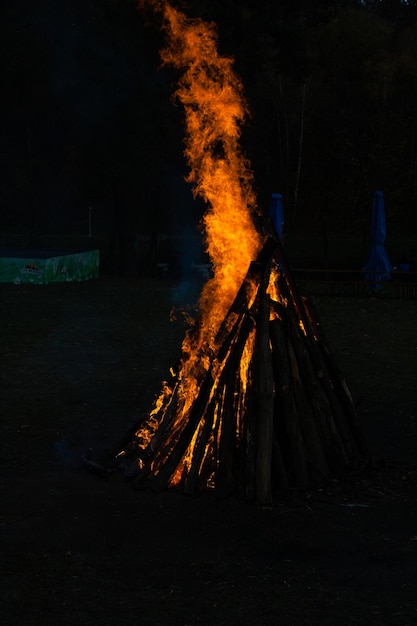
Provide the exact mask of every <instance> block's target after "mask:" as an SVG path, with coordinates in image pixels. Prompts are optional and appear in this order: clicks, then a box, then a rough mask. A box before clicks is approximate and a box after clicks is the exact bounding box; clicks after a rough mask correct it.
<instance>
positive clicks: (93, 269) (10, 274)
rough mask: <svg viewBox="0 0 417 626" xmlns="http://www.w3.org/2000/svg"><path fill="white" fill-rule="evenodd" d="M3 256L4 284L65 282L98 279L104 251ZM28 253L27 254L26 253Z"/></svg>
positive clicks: (0, 268)
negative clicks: (101, 253) (101, 252)
mask: <svg viewBox="0 0 417 626" xmlns="http://www.w3.org/2000/svg"><path fill="white" fill-rule="evenodd" d="M15 254H16V256H7V254H4V256H0V282H2V283H15V284H19V283H33V284H38V285H45V284H48V283H64V282H72V281H79V280H90V279H91V278H97V276H98V274H99V264H100V254H99V251H98V250H85V251H76V252H65V251H63V253H62V254H56V255H55V253H54V256H48V255H47V252H45V254H42V256H39V255H38V256H36V254H35V256H34V257H29V256H26V255H25V256H23V255H22V254H21V255H19V251H17V252H16V253H15ZM25 254H26V253H25Z"/></svg>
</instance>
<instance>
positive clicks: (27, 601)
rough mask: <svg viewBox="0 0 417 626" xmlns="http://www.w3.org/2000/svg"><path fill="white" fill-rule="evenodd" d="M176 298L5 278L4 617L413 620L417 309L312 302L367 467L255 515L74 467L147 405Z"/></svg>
mask: <svg viewBox="0 0 417 626" xmlns="http://www.w3.org/2000/svg"><path fill="white" fill-rule="evenodd" d="M185 299H186V295H184V293H183V292H182V290H180V289H179V288H178V287H175V286H171V285H169V284H167V283H165V282H161V281H160V282H156V281H153V282H152V281H149V280H144V279H129V280H127V279H116V278H108V277H101V278H99V279H98V280H96V281H91V282H86V283H77V284H75V283H69V284H63V285H50V286H25V285H20V286H18V285H0V302H1V309H0V323H1V332H0V350H1V398H0V410H1V424H0V428H1V446H2V455H1V473H0V484H1V491H2V495H1V502H2V504H1V510H0V530H1V544H0V554H1V560H0V568H1V596H0V622H1V623H2V624H4V625H5V626H11V625H16V626H21V625H22V624H31V626H38V625H39V626H45V625H46V624H56V625H60V626H66V625H71V626H75V625H80V626H81V625H82V626H85V624H94V625H99V626H105V625H111V626H116V625H119V624H123V625H126V624H129V625H133V624H137V625H139V626H159V625H161V626H162V625H164V626H165V625H166V624H170V625H172V626H194V625H207V626H223V625H236V626H237V625H239V626H258V625H260V626H264V625H265V626H267V625H268V626H269V625H271V626H272V625H273V626H275V625H281V624H282V625H284V626H286V625H294V626H298V625H304V624H309V625H320V626H323V625H325V626H327V625H328V626H330V625H332V626H334V625H335V624H338V625H340V626H347V625H351V626H360V625H364V626H365V625H366V626H370V625H375V626H377V625H383V624H389V625H391V624H392V625H395V626H397V625H398V626H406V625H412V624H417V502H416V500H417V474H416V469H415V463H416V445H417V393H416V383H415V376H416V371H417V329H416V317H417V316H416V314H417V301H415V300H393V299H384V297H378V298H355V297H352V298H344V299H343V298H330V297H327V298H325V297H321V298H319V299H317V301H316V306H317V308H318V311H319V313H320V316H321V320H322V323H323V328H324V330H325V333H326V335H327V337H328V340H329V343H330V345H331V346H332V348H333V351H334V354H335V358H336V361H337V362H338V364H339V366H340V367H341V369H342V370H343V372H344V373H345V376H346V379H347V380H348V382H349V384H350V386H351V388H352V391H353V394H354V397H355V399H356V400H357V402H358V411H359V415H360V417H361V419H362V420H363V423H364V427H365V431H366V433H367V436H368V440H369V442H370V445H371V447H372V449H373V453H374V455H375V457H376V459H377V460H378V462H379V463H378V467H377V469H376V470H375V471H373V472H372V473H369V474H366V475H365V476H364V477H363V478H361V479H360V480H359V481H357V482H355V483H354V484H353V483H352V484H351V485H350V486H349V485H344V486H343V487H341V486H340V485H339V484H337V483H332V484H330V485H329V486H328V487H327V486H326V487H324V488H323V489H321V490H319V491H317V492H314V493H312V494H310V495H307V496H306V497H303V498H300V499H297V498H295V499H294V501H293V502H285V503H284V502H280V503H276V505H275V506H274V507H272V508H261V507H257V506H255V505H253V504H248V503H245V502H242V501H240V500H238V499H237V498H228V499H224V500H219V499H216V498H215V497H213V496H212V495H209V494H206V495H203V496H199V497H195V498H187V497H185V496H180V495H177V494H174V493H161V494H150V493H146V492H140V493H139V492H135V491H133V490H132V489H131V487H130V486H129V484H127V483H126V482H125V481H124V480H122V479H119V478H118V477H113V478H112V479H110V480H104V479H101V478H99V477H98V476H96V475H93V474H91V473H89V472H87V471H86V470H85V468H84V467H83V465H82V455H83V453H84V452H86V450H87V449H88V448H90V447H91V448H93V449H94V454H97V455H100V454H101V453H102V452H103V451H105V450H106V449H108V448H111V447H112V446H113V445H114V444H115V442H116V441H117V440H118V438H120V437H121V436H123V435H124V434H125V432H126V431H127V429H128V428H129V427H130V426H132V424H134V423H135V422H136V421H137V419H138V417H139V416H140V415H142V414H143V413H144V412H146V411H147V410H148V409H149V408H150V406H151V403H152V400H153V398H154V396H155V395H156V394H157V393H158V391H159V388H160V383H161V380H163V379H164V378H165V376H166V375H167V372H168V368H169V366H170V365H171V364H172V363H173V362H175V360H176V358H177V357H178V355H179V346H180V342H181V339H182V337H183V333H184V323H183V321H182V318H181V316H178V318H177V321H175V322H169V313H170V310H171V308H172V305H173V304H181V301H185Z"/></svg>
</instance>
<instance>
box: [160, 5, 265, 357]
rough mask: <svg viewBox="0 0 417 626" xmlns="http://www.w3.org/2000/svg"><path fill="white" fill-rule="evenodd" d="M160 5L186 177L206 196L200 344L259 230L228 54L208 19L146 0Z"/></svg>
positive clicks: (239, 92) (228, 299)
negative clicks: (207, 261) (210, 271)
mask: <svg viewBox="0 0 417 626" xmlns="http://www.w3.org/2000/svg"><path fill="white" fill-rule="evenodd" d="M148 3H149V4H150V5H151V6H152V8H154V9H155V10H157V11H160V12H161V13H162V17H163V28H164V31H165V36H166V41H167V46H166V48H165V49H164V50H163V51H162V52H161V58H162V61H163V63H164V64H169V65H171V66H173V67H174V68H176V69H179V70H181V71H182V77H181V78H180V79H179V82H178V88H177V90H176V92H175V96H176V97H177V98H178V99H179V101H180V102H181V104H182V105H183V107H184V112H185V129H186V139H185V156H186V159H187V163H188V166H189V175H188V181H189V182H191V183H192V184H193V191H194V194H195V195H199V196H200V197H201V198H203V199H204V200H205V202H206V203H207V211H206V214H205V216H204V218H203V222H204V229H205V241H206V245H207V251H208V253H209V255H210V258H211V261H212V263H213V267H214V278H212V279H211V280H209V281H208V282H207V283H206V285H205V287H204V289H203V292H202V294H201V297H200V302H199V308H200V311H201V313H202V317H203V323H202V335H201V346H205V345H211V344H212V340H213V337H214V334H215V332H216V330H217V328H218V326H219V324H220V322H221V320H222V319H223V318H224V315H225V313H226V311H227V309H228V308H229V306H230V304H231V303H232V301H233V298H234V296H235V295H236V292H237V289H238V288H239V286H240V284H241V282H242V280H243V278H244V276H245V274H246V272H247V269H248V266H249V263H250V261H251V260H252V259H254V258H255V257H256V255H257V252H258V251H259V249H260V247H261V244H262V238H261V236H260V235H259V233H258V232H257V231H256V229H255V227H254V222H253V219H252V218H253V213H254V211H256V210H257V205H256V197H255V193H254V191H253V175H252V172H251V170H250V168H249V165H248V162H247V160H246V159H245V158H244V155H243V154H242V150H241V148H240V145H239V140H240V137H241V127H242V123H243V121H244V119H245V117H246V115H247V107H246V103H245V100H244V97H243V88H242V84H241V81H240V79H239V78H238V77H237V75H236V74H235V72H234V71H233V60H232V59H230V58H226V57H222V56H220V55H219V54H218V52H217V32H216V28H215V25H214V24H207V23H205V22H203V21H202V20H200V19H191V18H189V17H187V16H185V15H184V14H183V13H181V12H179V11H177V10H176V9H174V8H173V7H172V6H171V5H170V4H169V3H168V2H160V1H156V0H149V2H148Z"/></svg>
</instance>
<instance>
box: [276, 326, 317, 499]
mask: <svg viewBox="0 0 417 626" xmlns="http://www.w3.org/2000/svg"><path fill="white" fill-rule="evenodd" d="M270 328H271V342H272V346H273V351H272V356H273V362H274V376H275V389H276V410H275V418H274V422H275V428H276V432H277V438H278V441H279V442H280V447H281V450H284V449H285V451H286V454H285V456H284V464H285V467H286V475H287V476H288V481H289V483H290V484H291V485H292V486H298V487H305V486H306V485H308V484H309V474H308V464H307V456H306V450H305V445H304V441H303V437H302V433H301V429H300V425H299V417H298V414H297V407H296V403H295V398H294V388H293V383H292V372H291V365H290V357H289V353H288V348H289V346H288V344H287V340H286V334H285V329H284V323H283V322H282V321H281V320H279V319H276V320H274V321H272V322H271V323H270ZM281 437H282V438H283V439H284V440H285V443H281Z"/></svg>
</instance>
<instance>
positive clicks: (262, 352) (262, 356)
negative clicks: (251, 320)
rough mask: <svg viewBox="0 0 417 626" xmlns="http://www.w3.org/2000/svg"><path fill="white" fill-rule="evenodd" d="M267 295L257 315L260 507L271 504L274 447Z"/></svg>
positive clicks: (272, 383) (262, 294)
mask: <svg viewBox="0 0 417 626" xmlns="http://www.w3.org/2000/svg"><path fill="white" fill-rule="evenodd" d="M269 301H270V298H269V296H268V294H267V293H265V292H264V293H261V295H260V306H259V314H258V316H257V320H258V325H257V335H256V339H257V345H256V357H257V358H256V363H257V393H258V436H257V450H256V500H257V502H258V504H271V503H272V488H271V462H272V445H273V432H274V431H273V425H274V421H273V417H274V396H273V385H274V377H273V368H272V355H271V349H270V340H269V314H270V306H269Z"/></svg>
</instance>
